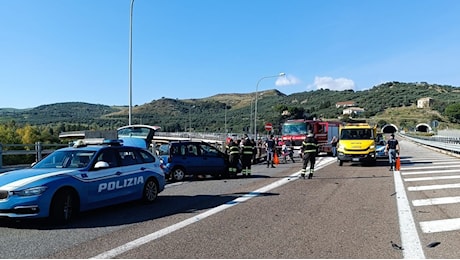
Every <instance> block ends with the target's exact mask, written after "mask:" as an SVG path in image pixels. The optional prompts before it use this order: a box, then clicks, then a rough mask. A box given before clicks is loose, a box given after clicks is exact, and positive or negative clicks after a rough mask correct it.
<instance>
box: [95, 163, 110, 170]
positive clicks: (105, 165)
mask: <svg viewBox="0 0 460 260" xmlns="http://www.w3.org/2000/svg"><path fill="white" fill-rule="evenodd" d="M109 167H110V165H109V164H108V163H106V162H104V161H99V162H97V163H96V164H95V165H94V169H101V168H109Z"/></svg>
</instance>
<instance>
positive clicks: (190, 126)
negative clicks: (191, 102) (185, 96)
mask: <svg viewBox="0 0 460 260" xmlns="http://www.w3.org/2000/svg"><path fill="white" fill-rule="evenodd" d="M194 107H195V106H191V107H190V109H189V111H188V132H189V135H190V134H191V133H192V108H194Z"/></svg>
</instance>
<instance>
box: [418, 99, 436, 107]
mask: <svg viewBox="0 0 460 260" xmlns="http://www.w3.org/2000/svg"><path fill="white" fill-rule="evenodd" d="M431 105H433V99H432V98H430V97H425V98H420V99H419V100H417V108H426V107H430V106H431Z"/></svg>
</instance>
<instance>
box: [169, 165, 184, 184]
mask: <svg viewBox="0 0 460 260" xmlns="http://www.w3.org/2000/svg"><path fill="white" fill-rule="evenodd" d="M171 177H172V179H173V181H182V180H183V179H184V178H185V171H184V169H183V168H180V167H177V168H174V169H173V170H172V171H171Z"/></svg>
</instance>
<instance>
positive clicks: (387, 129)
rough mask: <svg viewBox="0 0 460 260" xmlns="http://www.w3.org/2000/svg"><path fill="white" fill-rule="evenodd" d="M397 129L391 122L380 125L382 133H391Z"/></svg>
mask: <svg viewBox="0 0 460 260" xmlns="http://www.w3.org/2000/svg"><path fill="white" fill-rule="evenodd" d="M398 131H399V129H398V127H397V126H395V125H393V124H387V125H384V126H383V127H382V133H384V134H391V133H395V132H398Z"/></svg>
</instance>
